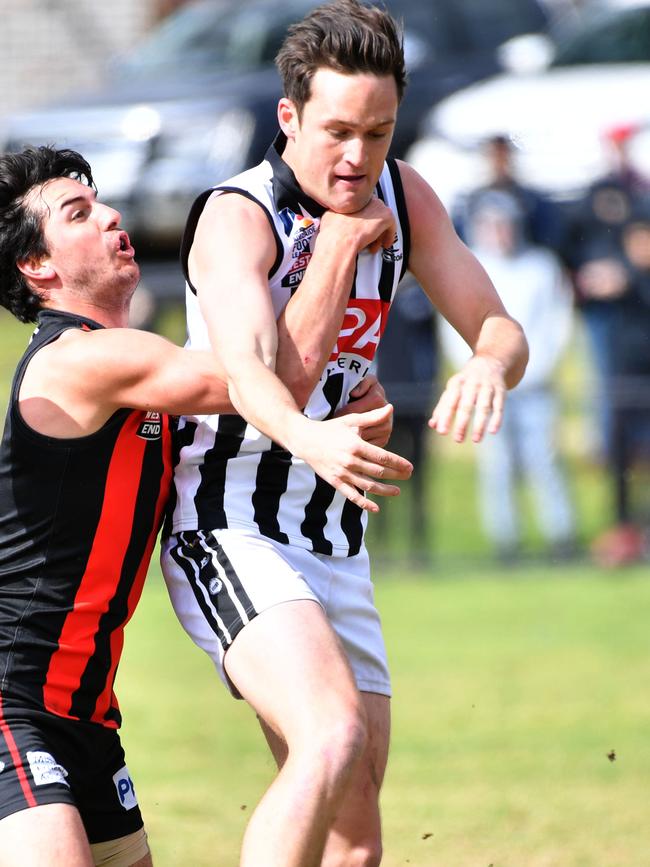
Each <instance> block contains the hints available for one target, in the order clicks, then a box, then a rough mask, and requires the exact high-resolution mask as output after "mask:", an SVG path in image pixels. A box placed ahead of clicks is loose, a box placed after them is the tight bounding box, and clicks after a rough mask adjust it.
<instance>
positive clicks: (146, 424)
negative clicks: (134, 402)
mask: <svg viewBox="0 0 650 867" xmlns="http://www.w3.org/2000/svg"><path fill="white" fill-rule="evenodd" d="M161 433H162V419H161V417H160V413H159V412H148V413H147V414H146V415H145V417H144V421H143V422H141V424H140V427H139V428H138V434H137V435H138V436H139V437H140V438H141V439H143V440H157V439H160V434H161Z"/></svg>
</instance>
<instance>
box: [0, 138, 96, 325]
mask: <svg viewBox="0 0 650 867" xmlns="http://www.w3.org/2000/svg"><path fill="white" fill-rule="evenodd" d="M55 178H74V180H78V181H82V182H83V183H85V184H87V185H88V186H89V187H92V188H93V189H95V183H94V181H93V176H92V172H91V169H90V166H89V165H88V163H87V162H86V160H85V159H84V158H83V157H82V156H81V154H79V153H77V152H76V151H73V150H67V149H63V150H56V149H55V148H53V147H50V146H41V147H29V148H26V149H25V150H24V151H21V152H20V153H15V154H11V153H10V154H4V155H3V156H2V157H0V304H2V306H3V307H6V308H7V310H9V311H11V313H13V315H14V316H15V317H16V318H17V319H20V321H21V322H34V321H36V317H37V315H38V311H39V309H40V306H41V299H40V297H39V296H38V295H37V294H36V293H35V292H33V291H32V289H31V288H30V286H29V285H28V283H27V281H26V280H25V278H24V276H23V275H22V274H21V273H20V271H19V270H18V262H20V261H23V260H25V259H29V258H33V257H34V258H38V257H40V256H46V255H47V254H48V252H49V251H48V249H47V245H46V243H45V237H44V235H43V214H42V213H39V212H38V211H37V210H35V209H34V208H33V206H32V205H30V204H27V203H26V198H27V194H28V193H29V192H30V191H31V190H33V189H34V188H35V187H39V186H41V185H42V184H44V183H46V182H47V181H51V180H54V179H55Z"/></svg>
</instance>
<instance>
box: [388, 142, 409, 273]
mask: <svg viewBox="0 0 650 867" xmlns="http://www.w3.org/2000/svg"><path fill="white" fill-rule="evenodd" d="M386 165H387V166H388V171H389V172H390V177H391V180H392V182H393V193H394V194H395V204H396V206H397V216H398V217H399V224H400V227H401V229H402V253H403V254H404V258H403V259H402V270H401V273H400V275H399V277H400V280H401V279H402V277H403V276H404V274H406V272H407V270H408V267H409V258H410V255H411V224H410V222H409V212H408V208H407V206H406V196H405V195H404V185H403V184H402V176H401V175H400V173H399V166H398V165H397V163H396V162H395V160H394V159H393V158H392V157H390V158H389V159H387V160H386Z"/></svg>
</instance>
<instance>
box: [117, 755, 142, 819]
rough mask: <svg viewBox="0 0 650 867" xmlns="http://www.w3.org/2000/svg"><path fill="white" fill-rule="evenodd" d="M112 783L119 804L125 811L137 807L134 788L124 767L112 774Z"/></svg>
mask: <svg viewBox="0 0 650 867" xmlns="http://www.w3.org/2000/svg"><path fill="white" fill-rule="evenodd" d="M113 783H114V784H115V790H116V791H117V797H118V798H119V799H120V804H121V805H122V806H123V807H124V809H125V810H132V809H133V808H134V807H137V806H138V799H137V798H136V796H135V786H134V785H133V780H132V779H131V776H130V774H129V769H128V768H127V766H126V765H124V767H123V768H122V769H121V770H119V771H118V772H117V773H116V774H113Z"/></svg>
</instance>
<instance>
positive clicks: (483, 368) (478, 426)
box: [429, 355, 506, 443]
mask: <svg viewBox="0 0 650 867" xmlns="http://www.w3.org/2000/svg"><path fill="white" fill-rule="evenodd" d="M505 398H506V384H505V380H504V375H503V367H502V365H501V364H500V363H499V362H498V361H497V360H496V359H494V358H492V357H491V356H487V355H474V356H473V357H472V358H470V360H469V361H468V362H467V364H466V365H465V366H464V367H463V369H462V370H461V371H460V372H459V373H456V374H455V375H454V376H452V377H451V378H450V379H449V381H448V382H447V385H446V387H445V390H444V391H443V393H442V395H441V397H440V400H439V401H438V403H437V404H436V406H435V408H434V410H433V414H432V415H431V418H430V419H429V427H430V428H431V429H432V430H435V431H437V432H438V433H439V434H442V435H443V436H444V435H445V434H447V433H449V431H450V430H451V429H452V426H453V432H454V434H453V435H454V440H455V441H456V442H457V443H461V442H463V441H464V440H465V436H466V434H467V430H468V428H469V424H470V420H471V418H472V415H473V416H474V424H473V427H472V441H473V442H475V443H478V442H480V441H481V440H482V439H483V436H484V434H485V433H486V431H487V433H491V434H494V433H496V432H497V431H498V430H499V428H500V427H501V421H502V419H503V407H504V403H505Z"/></svg>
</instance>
